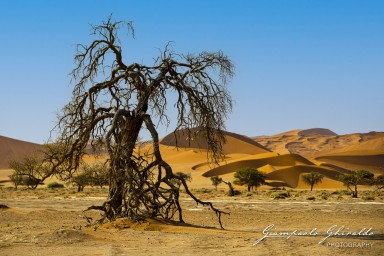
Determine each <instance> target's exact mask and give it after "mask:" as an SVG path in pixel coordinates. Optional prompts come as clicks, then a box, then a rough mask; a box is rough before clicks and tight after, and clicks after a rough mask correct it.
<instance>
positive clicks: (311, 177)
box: [301, 172, 324, 191]
mask: <svg viewBox="0 0 384 256" xmlns="http://www.w3.org/2000/svg"><path fill="white" fill-rule="evenodd" d="M301 178H302V180H303V182H304V183H305V184H307V185H309V186H311V191H312V190H313V186H315V185H317V184H319V183H321V182H322V181H323V178H324V175H323V174H321V173H318V172H310V173H305V174H303V176H301Z"/></svg>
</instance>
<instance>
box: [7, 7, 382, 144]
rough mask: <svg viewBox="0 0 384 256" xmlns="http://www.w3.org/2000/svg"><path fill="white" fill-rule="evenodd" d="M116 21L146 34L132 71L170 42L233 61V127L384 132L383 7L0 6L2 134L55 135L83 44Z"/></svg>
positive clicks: (134, 52) (134, 49)
mask: <svg viewBox="0 0 384 256" xmlns="http://www.w3.org/2000/svg"><path fill="white" fill-rule="evenodd" d="M110 13H113V14H114V17H115V18H116V19H117V20H120V19H124V20H132V21H133V24H134V27H135V29H136V39H135V40H129V41H126V42H125V43H126V46H127V47H126V48H125V50H124V51H125V52H126V53H127V56H129V58H130V59H127V60H126V62H127V63H129V62H130V61H131V60H132V61H135V62H141V63H143V64H148V65H150V64H151V60H152V57H156V56H157V54H158V49H157V48H162V47H164V46H165V44H166V43H167V42H168V41H174V42H175V46H174V49H175V51H177V52H180V53H188V52H190V53H198V52H200V51H203V50H207V51H215V50H222V51H224V52H225V53H226V54H227V55H229V56H230V58H231V59H232V60H233V62H234V64H235V65H236V77H235V78H234V79H233V80H232V83H231V85H230V91H231V93H232V96H233V99H234V100H235V105H234V109H233V113H232V114H231V116H230V118H229V120H228V122H227V129H228V130H229V131H232V132H236V133H240V134H245V135H248V136H255V135H271V134H276V133H280V132H283V131H287V130H291V129H305V128H314V127H323V128H329V129H331V130H333V131H334V132H336V133H339V134H345V133H352V132H369V131H373V130H375V131H384V99H383V97H384V1H381V0H377V1H374V0H366V1H362V0H358V1H354V0H332V1H331V0H329V1H326V0H303V1H298V0H291V1H287V0H281V1H277V0H264V1H262V0H255V1H250V0H249V1H245V0H243V1H235V0H231V1H230V0H227V1H225V0H221V1H218V0H216V1H215V0H211V1H208V0H200V1H198V0H193V1H181V0H172V1H169V0H167V1H130V0H126V1H97V0H92V1H91V0H89V1H75V0H65V1H64V0H63V1H58V0H57V1H48V0H46V1H42V0H40V1H27V0H25V1H20V0H8V1H7V0H2V1H0V27H1V32H0V45H1V47H0V135H3V136H8V137H12V138H17V139H21V140H27V141H32V142H37V143H42V142H44V141H45V140H46V139H47V138H48V136H49V132H50V130H51V129H52V127H53V126H54V124H55V121H56V112H57V111H59V110H60V109H61V107H63V106H64V104H65V103H66V102H68V101H69V99H70V96H71V89H72V85H71V84H70V78H69V76H68V73H69V72H70V71H71V69H72V68H73V56H74V53H75V45H76V44H77V43H85V44H86V43H88V42H89V41H90V40H91V37H90V36H89V31H90V30H89V28H90V27H89V24H97V23H99V22H100V21H101V20H103V19H105V18H107V17H108V15H109V14H110ZM171 128H172V127H171ZM169 131H170V130H168V132H169ZM166 132H167V131H165V130H161V135H165V133H166Z"/></svg>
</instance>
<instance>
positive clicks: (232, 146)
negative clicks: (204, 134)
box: [160, 129, 271, 154]
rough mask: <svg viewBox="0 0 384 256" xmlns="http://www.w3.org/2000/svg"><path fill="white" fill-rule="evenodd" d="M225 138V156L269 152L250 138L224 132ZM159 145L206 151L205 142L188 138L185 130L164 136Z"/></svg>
mask: <svg viewBox="0 0 384 256" xmlns="http://www.w3.org/2000/svg"><path fill="white" fill-rule="evenodd" d="M191 131H192V133H193V132H194V131H195V130H194V129H192V130H191ZM225 137H226V139H227V142H226V144H225V145H224V147H223V153H225V154H230V153H243V154H260V153H267V152H271V151H270V150H268V149H267V148H265V147H263V146H262V145H260V144H259V143H257V142H256V141H254V140H252V139H251V138H248V137H245V136H242V135H239V134H236V133H231V132H225ZM160 143H161V144H163V145H167V146H178V147H181V148H200V149H208V146H207V144H206V142H205V141H204V140H203V139H202V138H198V137H197V138H188V133H187V131H186V130H181V131H178V132H176V134H175V133H170V134H168V135H167V136H165V137H164V138H163V139H162V140H161V142H160Z"/></svg>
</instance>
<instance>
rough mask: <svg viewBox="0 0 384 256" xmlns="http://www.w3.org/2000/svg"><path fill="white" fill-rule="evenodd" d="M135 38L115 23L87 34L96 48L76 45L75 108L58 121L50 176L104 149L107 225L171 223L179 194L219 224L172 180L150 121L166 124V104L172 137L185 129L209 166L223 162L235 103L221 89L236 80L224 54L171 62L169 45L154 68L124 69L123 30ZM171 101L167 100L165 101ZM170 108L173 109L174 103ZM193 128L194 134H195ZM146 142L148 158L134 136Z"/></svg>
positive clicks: (72, 104) (125, 25)
mask: <svg viewBox="0 0 384 256" xmlns="http://www.w3.org/2000/svg"><path fill="white" fill-rule="evenodd" d="M122 28H124V29H126V31H128V32H131V34H132V35H133V27H132V24H131V23H130V22H123V21H117V22H115V21H113V20H112V18H111V17H110V18H109V19H108V20H107V21H104V22H102V24H101V25H97V26H92V31H91V32H92V33H91V34H92V35H93V36H95V38H94V40H93V41H91V42H90V44H88V45H79V46H78V52H77V54H76V56H75V63H76V66H75V69H74V70H73V72H72V75H73V79H74V81H75V83H76V84H75V87H74V89H73V97H72V100H71V101H70V102H69V103H68V104H67V105H66V106H65V107H64V108H63V111H62V112H61V114H60V115H59V121H58V125H57V126H56V131H57V133H58V134H59V136H58V139H57V141H56V143H57V144H58V145H60V147H61V148H62V151H61V153H59V154H52V156H53V159H52V160H51V162H52V163H53V167H52V172H53V173H55V174H57V173H60V174H59V175H61V176H64V175H65V174H67V175H69V176H70V175H71V174H72V173H73V172H75V171H76V170H77V169H78V167H79V165H80V163H81V159H82V157H83V155H84V154H85V148H86V147H87V145H89V144H91V145H92V147H93V148H100V147H104V148H105V149H106V151H107V153H108V155H109V158H110V161H109V164H110V169H109V170H110V171H109V177H110V184H109V195H108V200H107V201H106V202H105V203H104V204H103V205H102V206H100V207H93V209H99V210H101V211H103V212H104V218H107V219H109V220H113V219H115V218H117V217H129V218H131V219H140V218H146V217H160V218H165V219H170V218H173V216H174V215H175V214H176V213H178V217H179V220H180V221H181V222H183V218H182V208H181V206H180V203H179V193H180V190H179V188H178V187H177V186H175V185H174V183H173V182H172V180H174V179H177V180H179V181H180V182H181V184H182V187H183V189H184V190H185V191H186V193H187V194H188V195H189V196H190V197H192V198H193V199H194V200H195V201H196V202H197V203H199V204H203V205H207V206H209V207H210V208H211V209H212V210H213V211H214V212H215V213H216V215H217V216H218V219H219V223H220V225H221V221H220V216H221V214H222V213H223V212H222V211H220V210H219V209H216V208H215V207H214V206H213V205H212V203H210V202H205V201H201V200H199V199H198V198H196V197H195V196H194V195H193V194H192V193H191V192H190V190H189V189H188V186H187V183H186V181H185V180H184V179H183V178H181V177H179V176H177V175H175V174H174V173H173V171H172V168H171V167H170V165H169V164H168V163H167V162H166V161H165V160H164V159H163V158H162V155H161V152H160V147H159V138H158V133H157V130H156V126H155V125H154V121H156V123H160V124H169V116H168V113H167V109H169V104H171V106H174V108H175V109H176V113H177V116H176V117H175V119H174V120H176V128H175V132H176V131H179V130H181V129H184V130H185V131H186V132H187V133H188V136H187V137H188V138H190V139H193V138H196V137H199V138H201V139H203V140H205V141H206V142H207V145H208V150H209V152H211V153H210V155H209V156H210V160H211V161H213V162H216V163H217V162H218V161H219V160H221V159H222V156H223V155H222V146H223V144H224V143H225V136H224V128H225V126H224V121H225V119H226V117H227V114H228V113H229V112H230V111H231V108H232V100H231V97H230V95H229V93H228V91H227V89H226V84H227V81H228V79H229V78H231V77H232V76H233V65H232V63H231V61H230V59H229V58H228V57H227V56H226V55H224V54H223V53H222V52H202V53H199V54H197V55H192V54H187V55H182V54H176V53H174V52H173V51H172V50H171V48H170V47H169V45H167V46H166V47H165V49H164V50H163V51H162V52H160V55H159V57H157V58H155V62H154V63H153V64H152V65H143V64H141V63H129V64H127V63H126V56H127V55H124V54H123V46H122V44H121V40H120V33H119V30H120V29H122ZM170 93H171V94H172V93H173V94H175V97H169V94H170ZM172 98H173V99H175V102H172V103H171V102H170V101H171V99H172ZM192 128H195V129H192ZM145 129H146V130H147V131H148V132H149V134H150V136H151V140H152V147H151V151H150V152H147V153H145V154H141V153H140V152H139V151H138V150H137V147H136V146H137V141H138V138H139V133H140V132H141V131H142V130H145Z"/></svg>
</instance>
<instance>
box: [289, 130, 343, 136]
mask: <svg viewBox="0 0 384 256" xmlns="http://www.w3.org/2000/svg"><path fill="white" fill-rule="evenodd" d="M297 135H300V136H306V135H320V136H336V135H337V134H336V133H334V132H333V131H331V130H329V129H324V128H312V129H307V130H302V131H299V132H298V133H297Z"/></svg>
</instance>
